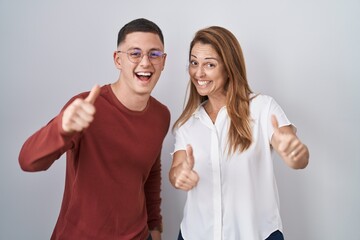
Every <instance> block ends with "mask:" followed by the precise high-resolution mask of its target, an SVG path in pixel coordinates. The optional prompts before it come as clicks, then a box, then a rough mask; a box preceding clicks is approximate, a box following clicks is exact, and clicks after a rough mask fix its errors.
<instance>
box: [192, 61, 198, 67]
mask: <svg viewBox="0 0 360 240" xmlns="http://www.w3.org/2000/svg"><path fill="white" fill-rule="evenodd" d="M197 65H198V63H197V62H196V61H194V60H190V66H192V67H196V66H197Z"/></svg>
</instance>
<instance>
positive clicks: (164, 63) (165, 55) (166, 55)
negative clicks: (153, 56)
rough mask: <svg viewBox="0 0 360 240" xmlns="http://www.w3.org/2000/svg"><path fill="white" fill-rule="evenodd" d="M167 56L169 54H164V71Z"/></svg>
mask: <svg viewBox="0 0 360 240" xmlns="http://www.w3.org/2000/svg"><path fill="white" fill-rule="evenodd" d="M166 57H167V55H165V56H164V61H163V65H162V69H161V71H162V70H164V68H165V63H166Z"/></svg>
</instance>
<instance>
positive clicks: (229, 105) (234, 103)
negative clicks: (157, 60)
mask: <svg viewBox="0 0 360 240" xmlns="http://www.w3.org/2000/svg"><path fill="white" fill-rule="evenodd" d="M198 42H200V43H202V44H210V45H211V46H212V47H213V48H214V50H215V51H216V52H217V54H218V55H219V56H220V58H221V60H222V61H223V63H224V66H225V70H226V72H227V74H228V76H229V78H228V80H227V83H226V84H225V90H226V109H227V112H228V114H229V117H230V120H231V123H230V128H229V139H228V141H229V144H230V148H229V149H228V150H229V153H230V152H235V151H236V150H240V151H244V150H246V149H248V148H249V147H250V145H251V143H252V135H251V126H250V123H251V120H250V107H249V103H250V94H251V93H252V91H251V89H250V87H249V84H248V81H247V78H246V69H245V60H244V56H243V53H242V50H241V47H240V44H239V42H238V40H237V39H236V37H235V36H234V35H233V34H232V33H231V32H230V31H229V30H227V29H225V28H223V27H219V26H212V27H208V28H204V29H201V30H199V31H198V32H196V34H195V37H194V39H193V40H192V41H191V43H190V51H189V60H190V56H191V50H192V48H193V47H194V45H195V44H196V43H198ZM189 84H190V87H189V89H188V90H190V93H189V96H188V100H187V103H186V106H185V109H184V111H183V112H182V114H181V115H180V117H179V118H178V120H176V122H175V123H174V126H173V130H174V129H175V128H177V127H180V126H181V125H183V124H184V123H185V122H186V121H187V120H188V119H189V118H190V117H191V115H192V114H193V113H194V111H195V110H196V109H197V107H198V106H199V104H201V103H202V102H204V101H206V100H207V99H208V97H207V96H201V95H199V94H198V92H197V90H196V87H195V86H194V84H193V83H192V82H191V80H190V82H189Z"/></svg>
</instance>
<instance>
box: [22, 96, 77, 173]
mask: <svg viewBox="0 0 360 240" xmlns="http://www.w3.org/2000/svg"><path fill="white" fill-rule="evenodd" d="M69 102H71V101H69ZM68 104H69V103H68ZM68 104H66V105H65V107H66V106H67V105H68ZM65 107H64V108H63V110H64V109H65ZM63 110H62V111H61V112H60V113H59V115H57V116H56V117H54V118H53V119H52V120H51V121H50V122H49V123H48V124H47V125H46V126H44V127H42V128H41V129H40V130H38V131H37V132H35V133H34V134H33V135H31V136H30V137H29V138H28V139H27V140H26V141H25V143H24V144H23V146H22V148H21V150H20V153H19V164H20V167H21V168H22V169H23V170H24V171H29V172H35V171H44V170H47V169H48V168H49V167H50V166H51V165H52V164H53V163H54V162H55V161H56V160H57V159H59V158H60V157H61V155H62V154H64V153H65V152H66V151H67V150H69V149H71V148H72V147H73V145H74V141H73V140H74V139H75V138H76V137H77V136H79V135H80V133H75V134H72V135H69V134H67V133H65V132H64V131H63V129H62V126H61V124H62V122H61V121H62V114H63Z"/></svg>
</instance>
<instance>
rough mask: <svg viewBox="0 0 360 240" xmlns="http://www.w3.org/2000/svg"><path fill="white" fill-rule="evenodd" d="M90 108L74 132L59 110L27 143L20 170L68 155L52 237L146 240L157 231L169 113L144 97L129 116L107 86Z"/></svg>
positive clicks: (43, 165)
mask: <svg viewBox="0 0 360 240" xmlns="http://www.w3.org/2000/svg"><path fill="white" fill-rule="evenodd" d="M87 95H88V92H86V93H82V94H80V95H78V96H75V97H74V98H72V99H71V100H70V101H69V102H68V103H67V104H66V105H65V107H66V106H67V105H68V104H69V103H70V102H72V101H73V100H74V99H75V98H78V97H81V98H85V97H86V96H87ZM65 107H64V108H63V110H64V109H65ZM95 107H96V113H95V117H94V121H93V122H92V123H91V125H90V127H89V128H87V129H86V130H84V131H83V132H82V133H76V134H73V135H66V134H65V133H64V132H63V130H62V128H61V118H62V113H63V110H62V111H61V112H60V113H59V115H58V116H56V117H55V118H54V119H52V120H51V121H50V122H49V123H48V124H47V125H46V126H44V127H43V128H41V129H40V130H39V131H37V132H36V133H34V134H33V135H32V136H31V137H30V138H29V139H27V140H26V142H25V143H24V145H23V147H22V149H21V151H20V155H19V163H20V166H21V168H22V169H23V170H24V171H42V170H46V169H48V168H49V167H50V166H51V165H52V163H53V162H54V161H55V160H57V159H58V158H60V156H61V155H62V154H63V153H65V152H66V161H67V163H66V180H65V190H64V196H63V201H62V206H61V210H60V214H59V218H58V221H57V223H56V226H55V229H54V231H53V234H52V237H51V239H52V240H55V239H76V240H82V239H86V240H92V239H94V240H95V239H96V240H98V239H104V240H107V239H126V240H129V239H136V240H138V239H139V240H142V239H146V238H147V236H148V234H149V229H153V228H155V227H160V228H161V222H162V217H161V213H160V203H161V198H160V184H161V162H160V155H161V149H162V143H163V140H164V137H165V136H166V134H167V132H168V129H169V124H170V113H169V110H168V109H167V108H166V107H165V106H164V105H162V104H161V103H160V102H158V101H157V100H156V99H155V98H153V97H150V99H149V103H148V106H147V107H146V109H145V110H144V111H141V112H134V111H130V110H128V109H127V108H125V107H124V106H123V105H122V104H121V103H120V102H119V101H118V100H117V98H116V97H115V95H114V93H113V92H112V90H111V87H110V85H105V86H103V87H102V88H101V93H100V96H99V97H98V98H97V100H96V102H95Z"/></svg>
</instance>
